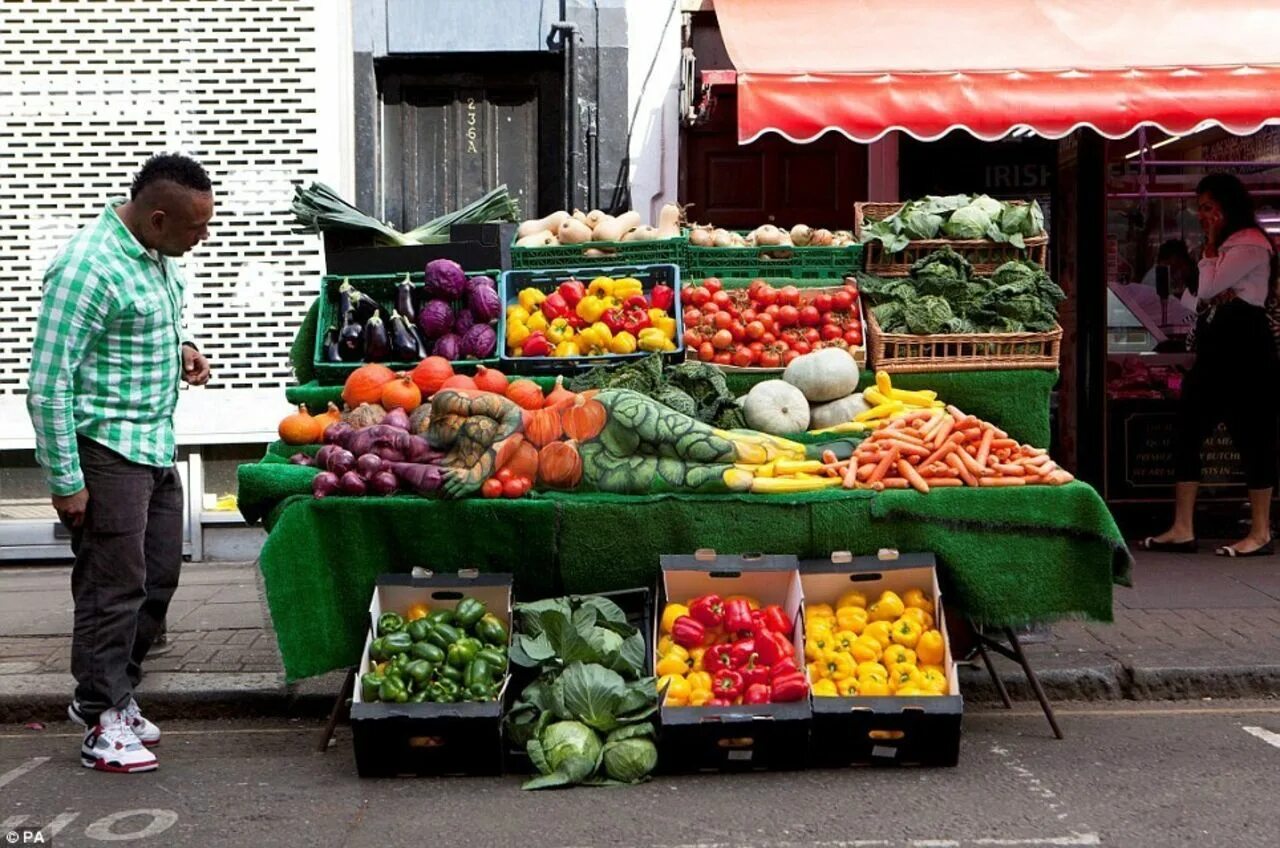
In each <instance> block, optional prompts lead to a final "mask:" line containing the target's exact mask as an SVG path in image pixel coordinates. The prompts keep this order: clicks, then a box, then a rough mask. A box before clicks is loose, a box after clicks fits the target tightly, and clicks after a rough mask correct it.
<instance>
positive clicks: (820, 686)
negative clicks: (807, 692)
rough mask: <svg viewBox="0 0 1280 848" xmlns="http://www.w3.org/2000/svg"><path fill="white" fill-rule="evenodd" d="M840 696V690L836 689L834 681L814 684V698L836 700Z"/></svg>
mask: <svg viewBox="0 0 1280 848" xmlns="http://www.w3.org/2000/svg"><path fill="white" fill-rule="evenodd" d="M839 695H840V690H839V689H838V688H836V682H835V681H834V680H819V681H817V682H816V683H814V684H813V696H814V697H815V698H836V697H839Z"/></svg>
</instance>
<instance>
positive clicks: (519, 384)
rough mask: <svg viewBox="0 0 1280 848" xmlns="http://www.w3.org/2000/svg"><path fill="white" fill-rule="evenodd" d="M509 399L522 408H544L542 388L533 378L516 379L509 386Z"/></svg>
mask: <svg viewBox="0 0 1280 848" xmlns="http://www.w3.org/2000/svg"><path fill="white" fill-rule="evenodd" d="M507 400H509V401H511V402H513V403H515V404H516V405H517V406H519V407H520V408H522V409H542V404H543V401H544V400H545V398H543V397H542V389H540V388H538V384H537V383H535V382H533V381H532V380H515V381H513V382H512V383H511V385H509V386H507Z"/></svg>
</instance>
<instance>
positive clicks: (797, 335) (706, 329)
mask: <svg viewBox="0 0 1280 848" xmlns="http://www.w3.org/2000/svg"><path fill="white" fill-rule="evenodd" d="M680 298H681V300H680V302H681V303H682V304H684V326H685V332H684V343H685V347H686V348H688V349H689V350H691V351H694V352H695V353H696V354H697V356H698V359H700V360H702V361H703V362H713V363H715V364H717V365H736V366H737V367H739V368H750V367H757V368H782V367H785V366H787V365H789V364H790V363H791V360H793V359H795V358H796V357H798V356H803V355H804V354H806V353H809V352H811V351H815V350H821V349H823V348H827V347H839V348H844V349H846V350H848V349H851V348H856V347H859V346H861V345H862V320H861V318H860V317H859V310H858V287H857V285H856V284H854V283H853V282H852V281H847V282H845V284H844V285H843V286H841V287H839V288H834V289H831V288H828V289H822V290H819V291H806V290H804V289H800V288H797V287H796V286H790V285H788V286H782V287H780V288H775V287H773V286H771V285H770V284H769V283H767V282H765V281H764V280H753V281H752V283H751V285H750V286H749V287H747V288H746V289H736V290H733V291H729V290H726V289H725V288H724V286H723V285H722V284H721V282H720V280H719V279H717V278H715V277H708V278H707V279H705V280H703V281H702V282H701V284H699V285H696V286H686V287H684V288H683V289H682V290H681V292H680Z"/></svg>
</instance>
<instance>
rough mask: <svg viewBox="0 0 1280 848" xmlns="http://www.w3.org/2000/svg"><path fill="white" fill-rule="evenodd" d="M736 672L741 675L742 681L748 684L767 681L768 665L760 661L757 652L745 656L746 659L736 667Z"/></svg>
mask: <svg viewBox="0 0 1280 848" xmlns="http://www.w3.org/2000/svg"><path fill="white" fill-rule="evenodd" d="M738 673H739V674H741V675H742V682H743V683H745V684H746V685H748V686H751V685H753V684H756V683H768V682H769V666H767V665H765V664H764V663H762V662H761V661H760V655H759V654H752V655H751V656H749V657H747V661H746V662H745V663H743V664H742V665H740V666H739V667H738Z"/></svg>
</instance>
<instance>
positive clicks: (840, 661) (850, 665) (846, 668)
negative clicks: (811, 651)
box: [818, 651, 856, 680]
mask: <svg viewBox="0 0 1280 848" xmlns="http://www.w3.org/2000/svg"><path fill="white" fill-rule="evenodd" d="M818 665H819V666H821V667H822V670H823V674H822V676H823V677H824V678H826V679H828V680H847V679H848V678H850V677H852V676H853V673H854V670H855V668H856V666H855V665H854V662H853V657H851V656H849V655H848V654H847V653H845V652H843V651H824V652H823V654H822V659H821V660H819V662H818Z"/></svg>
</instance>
